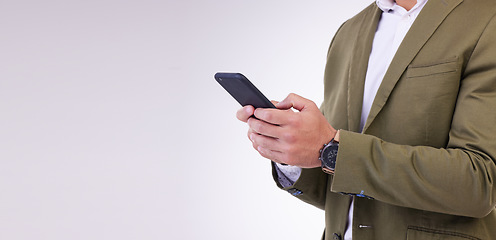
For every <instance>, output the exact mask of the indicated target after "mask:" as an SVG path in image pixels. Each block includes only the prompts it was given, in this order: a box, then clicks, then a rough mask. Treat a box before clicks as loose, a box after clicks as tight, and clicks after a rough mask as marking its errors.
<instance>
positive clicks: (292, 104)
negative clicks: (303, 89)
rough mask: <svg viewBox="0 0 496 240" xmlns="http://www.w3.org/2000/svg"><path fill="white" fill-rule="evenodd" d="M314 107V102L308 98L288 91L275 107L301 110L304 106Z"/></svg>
mask: <svg viewBox="0 0 496 240" xmlns="http://www.w3.org/2000/svg"><path fill="white" fill-rule="evenodd" d="M314 106H315V107H316V105H315V103H314V102H312V101H311V100H309V99H306V98H304V97H302V96H300V95H298V94H294V93H290V94H289V95H288V96H287V97H286V98H285V99H284V100H282V101H281V102H279V103H278V104H277V105H276V107H277V108H281V109H290V108H294V109H296V110H298V111H302V110H304V109H306V108H313V107H314Z"/></svg>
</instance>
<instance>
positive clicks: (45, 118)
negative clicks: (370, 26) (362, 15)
mask: <svg viewBox="0 0 496 240" xmlns="http://www.w3.org/2000/svg"><path fill="white" fill-rule="evenodd" d="M371 2H372V1H371V0H369V1H363V0H362V1H358V0H351V1H337V0H327V1H324V0H316V1H296V0H289V1H288V0H286V1H281V0H269V1H260V0H243V1H242V0H214V1H200V0H177V1H172V0H165V1H164V0H162V1H159V0H155V1H154V0H141V1H137V0H135V1H131V0H119V1H118V0H86V1H76V0H46V1H35V0H16V1H6V0H0V239H5V240H32V239H37V240H38V239H42V240H45V239H46V240H48V239H50V240H67V239H71V240H77V239H92V240H100V239H119V240H127V239H147V240H153V239H171V240H175V239H188V240H189V239H191V240H196V239H216V240H217V239H285V240H290V239H319V238H320V236H321V234H322V231H323V228H324V213H323V211H321V210H319V209H317V208H315V207H312V206H309V205H306V204H304V203H302V202H300V201H299V200H297V199H295V198H293V197H292V196H291V195H289V194H288V193H285V192H283V191H281V190H279V189H278V188H277V187H276V186H275V184H274V183H273V181H272V177H271V171H270V164H269V161H268V160H266V159H263V158H262V157H260V156H258V155H257V153H256V152H255V151H254V150H252V148H251V144H250V142H249V141H248V139H247V137H246V130H247V127H246V126H245V125H244V124H242V123H240V122H238V121H237V120H236V119H235V112H236V110H237V109H238V108H239V106H238V105H237V103H236V102H235V101H234V100H233V99H232V98H231V97H230V96H229V95H228V94H227V93H226V92H225V91H224V90H223V89H222V88H221V87H220V86H219V85H218V84H217V83H216V82H215V81H214V79H213V75H214V73H215V72H217V71H233V72H242V73H244V74H245V75H246V76H247V77H248V78H250V79H251V80H252V81H253V82H254V84H255V85H257V86H258V87H259V89H261V90H262V91H263V92H264V93H265V94H266V95H267V96H268V97H269V98H271V99H275V100H282V99H283V98H284V97H285V96H286V95H287V94H288V93H290V92H295V93H297V94H300V95H302V96H304V97H307V98H309V99H311V100H313V101H315V102H316V103H317V104H318V105H320V102H321V101H322V99H323V96H322V92H323V91H322V78H323V72H324V64H325V57H326V53H327V48H328V46H329V43H330V41H331V39H332V36H333V35H334V33H335V32H336V30H337V29H338V27H339V26H340V25H341V23H343V22H344V21H346V20H347V19H348V18H350V17H351V16H353V15H354V14H356V13H358V12H359V11H360V10H361V9H363V8H364V7H365V6H366V5H368V4H370V3H371Z"/></svg>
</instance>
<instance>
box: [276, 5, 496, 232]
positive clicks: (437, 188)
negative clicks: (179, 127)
mask: <svg viewBox="0 0 496 240" xmlns="http://www.w3.org/2000/svg"><path fill="white" fill-rule="evenodd" d="M381 13H382V11H381V10H380V9H379V8H378V7H377V6H376V4H375V3H374V4H372V5H370V6H369V7H367V8H366V9H364V10H363V11H362V12H360V13H359V14H358V15H356V16H355V17H353V18H352V19H350V20H348V21H347V22H345V23H344V24H343V25H342V26H341V28H340V29H339V30H338V32H337V33H336V35H335V37H334V39H333V41H332V43H331V46H330V48H329V52H328V59H327V65H326V70H325V83H324V84H325V88H324V91H325V92H324V94H325V97H324V102H323V104H322V107H321V110H322V112H323V114H324V115H325V117H326V118H327V119H328V121H329V123H330V124H331V125H332V126H334V127H335V128H336V129H341V135H340V146H339V152H338V158H337V164H336V172H335V175H334V176H332V175H327V174H325V173H323V172H322V171H321V170H320V169H304V170H303V172H302V175H301V177H300V179H299V180H298V181H297V182H296V183H295V184H294V185H293V186H291V187H288V188H284V189H285V190H288V191H289V192H290V193H292V194H293V195H294V196H296V197H297V198H299V199H301V200H303V201H305V202H307V203H310V204H312V205H315V206H316V207H319V208H321V209H325V211H326V214H325V218H326V229H325V236H324V239H341V238H342V236H343V235H344V231H345V229H346V226H347V225H346V224H347V217H348V209H349V204H350V200H351V198H352V197H353V198H354V201H353V203H354V209H355V210H354V216H353V223H352V224H353V226H352V229H353V239H354V240H362V239H377V240H397V239H408V240H414V239H421V240H425V239H457V240H462V239H472V240H475V239H487V240H494V239H496V210H495V205H496V189H495V188H496V185H495V184H496V183H495V181H496V165H495V158H496V17H495V15H496V1H494V0H429V1H428V2H427V4H426V5H425V7H424V8H423V10H422V11H421V13H420V14H419V16H418V17H417V19H416V21H415V22H414V24H413V25H412V27H411V29H410V31H409V32H408V34H407V35H406V37H405V39H404V40H403V42H402V43H401V46H400V47H399V49H398V51H397V53H396V55H395V56H394V59H393V61H392V63H391V65H390V67H389V69H388V71H387V73H386V75H385V77H384V79H383V82H382V84H381V86H380V88H379V90H378V92H377V95H376V97H375V100H374V102H373V105H372V109H371V111H370V115H369V116H368V119H367V122H366V125H365V127H364V129H363V131H362V132H361V133H360V132H359V128H360V115H361V105H362V100H363V91H364V89H363V88H364V87H363V86H364V81H365V74H366V70H367V63H368V58H369V54H370V51H371V48H372V40H373V38H374V34H375V30H376V28H377V24H378V21H379V19H380V16H381ZM274 173H275V174H276V172H275V171H274Z"/></svg>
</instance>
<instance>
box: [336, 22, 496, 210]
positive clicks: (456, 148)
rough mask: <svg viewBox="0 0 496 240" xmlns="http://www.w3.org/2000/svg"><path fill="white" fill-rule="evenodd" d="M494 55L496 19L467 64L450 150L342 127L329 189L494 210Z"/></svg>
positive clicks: (419, 205)
mask: <svg viewBox="0 0 496 240" xmlns="http://www.w3.org/2000/svg"><path fill="white" fill-rule="evenodd" d="M495 56H496V20H495V19H494V17H493V19H492V20H491V21H490V22H489V24H488V25H487V27H486V29H485V31H484V32H483V33H482V35H481V37H480V39H479V42H478V43H477V45H476V47H475V49H474V51H473V52H472V53H471V56H470V58H469V60H468V61H467V63H466V67H465V71H464V74H463V75H462V78H461V81H460V84H461V85H460V90H459V93H458V99H457V100H456V107H455V112H454V114H453V119H452V123H451V128H450V130H449V140H448V144H447V146H446V148H434V147H427V146H409V145H399V144H394V143H390V142H386V141H383V140H381V139H380V138H378V137H374V136H371V135H366V134H359V133H353V132H349V131H343V130H342V131H341V136H340V148H339V153H338V159H337V164H336V173H335V175H334V178H333V181H332V185H331V191H333V192H345V193H350V194H357V195H360V196H362V195H365V196H369V197H371V198H374V199H376V200H378V201H382V202H385V203H389V204H393V205H397V206H402V207H409V208H415V209H420V210H426V211H433V212H439V213H446V214H452V215H461V216H469V217H477V218H482V217H484V216H486V215H487V214H489V213H490V212H491V211H492V210H494V208H495V206H496V191H495V188H496V185H495V183H494V180H495V179H496V165H495V160H496V57H495ZM391 101H394V99H391ZM405 128H408V126H405Z"/></svg>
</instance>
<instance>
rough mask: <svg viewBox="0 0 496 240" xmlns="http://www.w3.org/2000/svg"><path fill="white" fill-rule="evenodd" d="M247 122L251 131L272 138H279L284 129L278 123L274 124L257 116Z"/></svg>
mask: <svg viewBox="0 0 496 240" xmlns="http://www.w3.org/2000/svg"><path fill="white" fill-rule="evenodd" d="M247 123H248V126H249V127H250V130H251V131H253V132H255V133H258V134H260V135H264V136H267V137H272V138H279V137H280V135H281V131H282V129H281V127H280V126H278V125H274V124H271V123H268V122H265V121H262V120H259V119H256V118H250V119H248V121H247Z"/></svg>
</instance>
